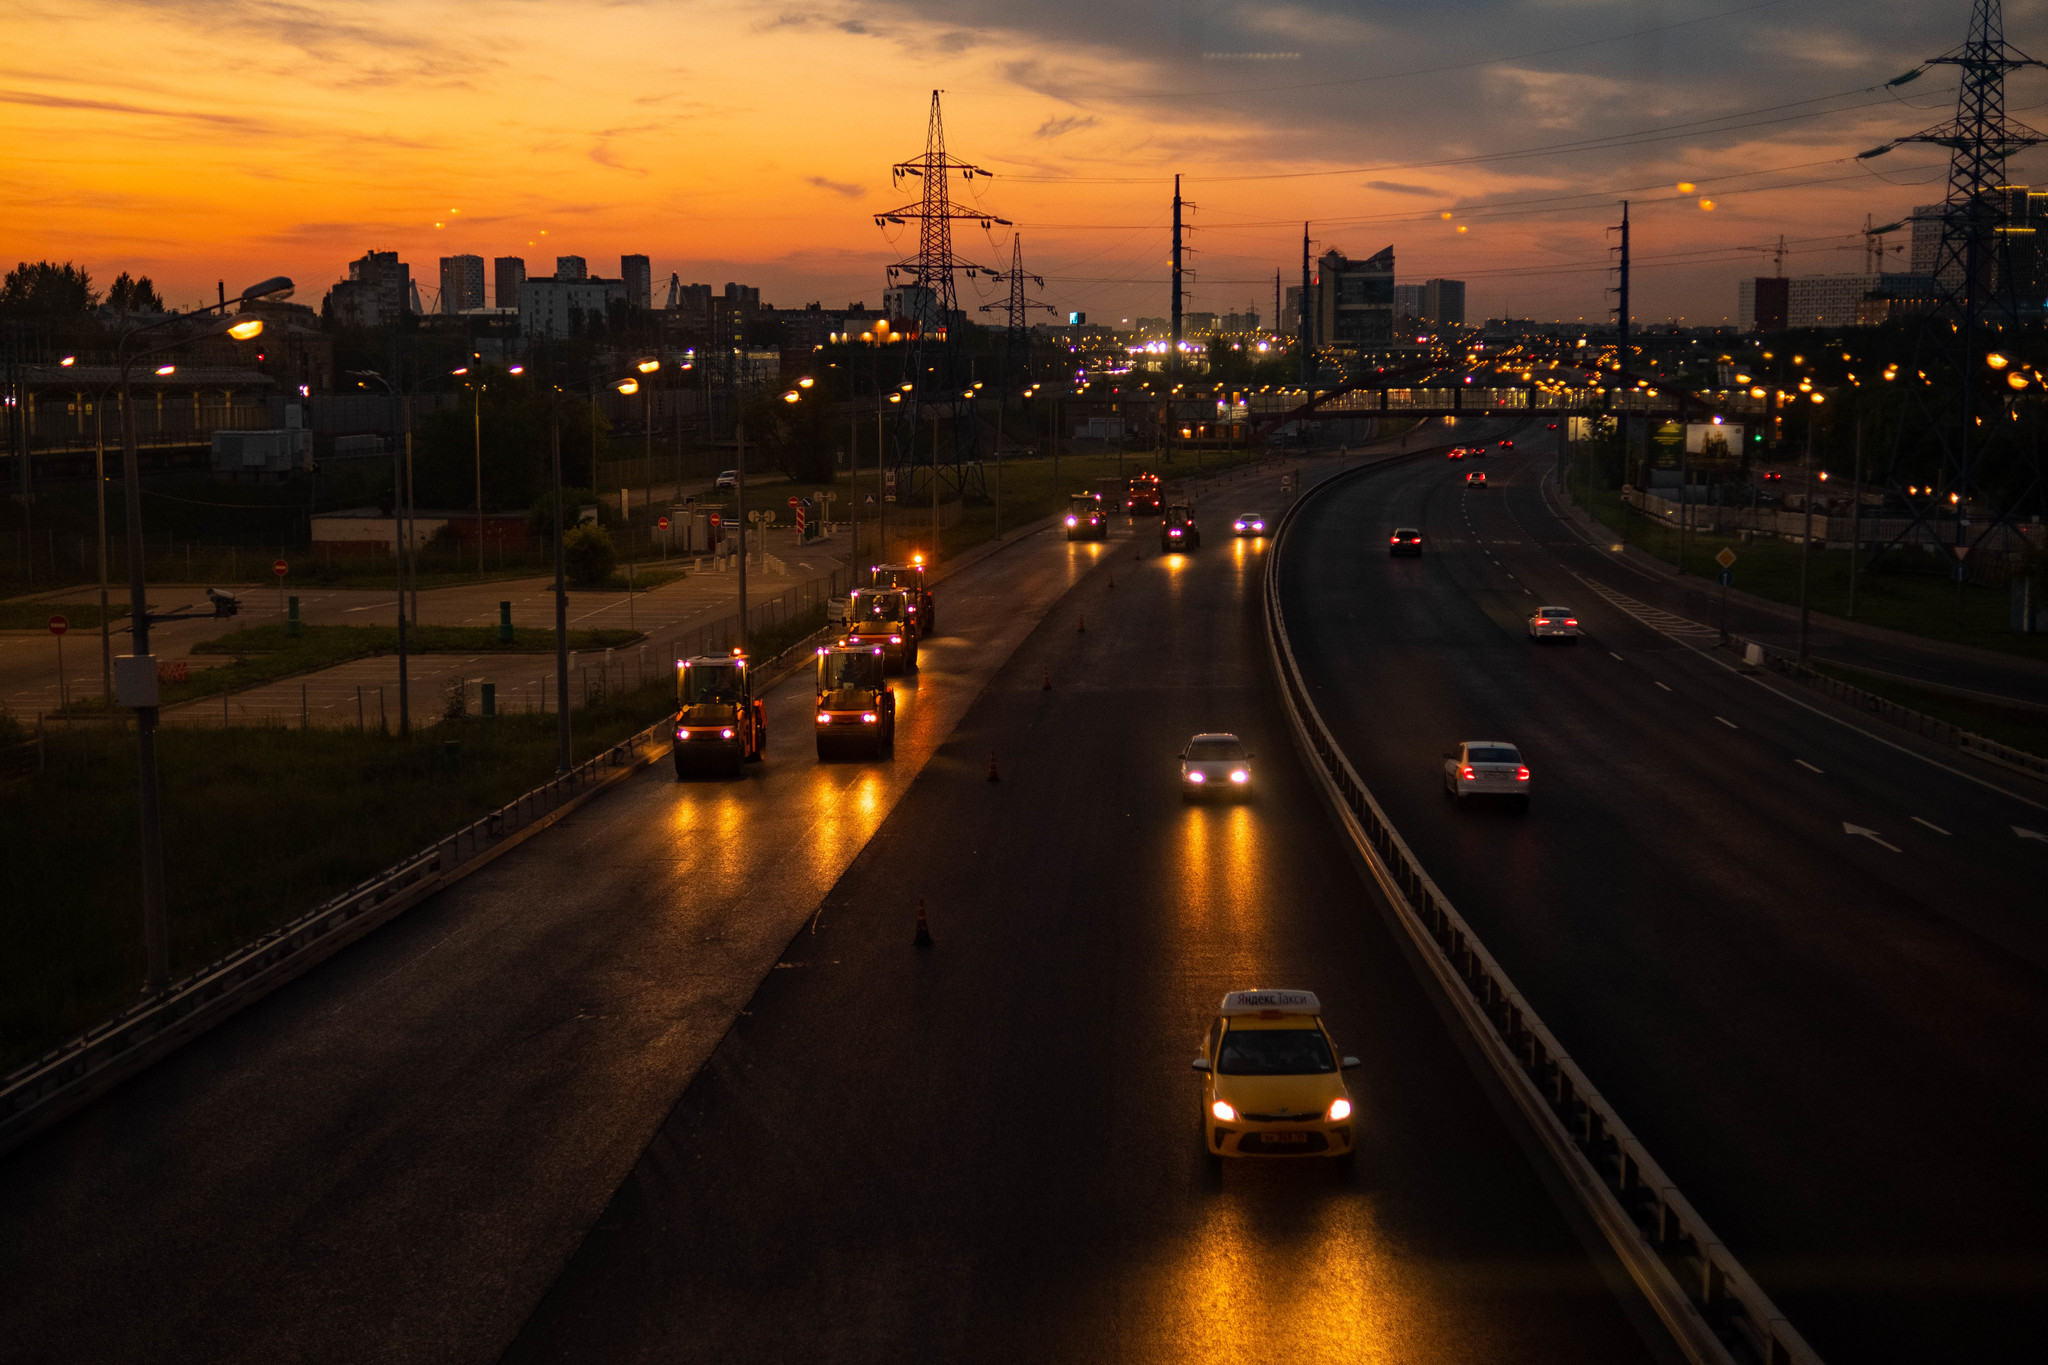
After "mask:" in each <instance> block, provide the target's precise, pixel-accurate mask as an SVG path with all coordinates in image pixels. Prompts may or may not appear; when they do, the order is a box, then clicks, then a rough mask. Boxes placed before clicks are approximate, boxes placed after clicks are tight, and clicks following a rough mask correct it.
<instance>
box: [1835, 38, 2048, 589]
mask: <svg viewBox="0 0 2048 1365" xmlns="http://www.w3.org/2000/svg"><path fill="white" fill-rule="evenodd" d="M1937 66H1953V67H1955V68H1957V70H1958V71H1959V72H1960V73H1961V77H1962V82H1961V86H1960V88H1959V90H1958V92H1957V95H1956V112H1955V117H1954V118H1951V119H1949V120H1948V121H1946V122H1944V123H1939V124H1936V125H1935V126H1934V127H1932V128H1927V129H1923V130H1922V131H1920V132H1918V133H1914V134H1911V135H1910V136H1907V137H1902V138H1899V139H1897V140H1896V141H1893V142H1887V143H1885V144H1884V145H1882V146H1879V147H1873V148H1872V149H1871V150H1869V151H1867V152H1864V153H1861V154H1860V155H1859V156H1858V157H1857V159H1858V160H1859V161H1867V160H1869V159H1871V158H1873V157H1878V156H1883V155H1884V154H1885V153H1886V152H1889V151H1890V150H1892V148H1894V147H1898V146H1902V145H1907V144H1913V143H1923V144H1926V145H1929V146H1935V147H1946V148H1947V149H1948V152H1949V170H1948V194H1947V197H1946V198H1945V199H1944V200H1943V203H1942V206H1941V243H1940V246H1939V247H1938V248H1937V250H1936V253H1935V261H1934V271H1933V276H1934V278H1933V281H1932V287H1933V291H1934V297H1935V307H1934V309H1933V311H1931V312H1930V313H1928V314H1927V315H1926V317H1925V319H1924V320H1923V325H1922V327H1921V331H1920V336H1919V342H1918V344H1917V345H1916V347H1915V365H1914V370H1915V371H1916V372H1917V371H1918V370H1920V369H1921V368H1923V367H1924V368H1926V369H1933V368H1935V367H1936V366H1939V367H1940V368H1941V369H1943V370H1947V371H1948V374H1946V375H1942V376H1941V378H1942V379H1943V380H1947V381H1949V382H1950V383H1952V384H1953V386H1954V387H1953V389H1952V392H1953V393H1954V394H1955V395H1956V397H1957V399H1958V400H1959V404H1960V413H1959V416H1960V420H1959V421H1955V422H1954V423H1953V424H1951V422H1950V421H1949V420H1947V419H1946V415H1945V414H1942V413H1938V412H1936V411H1935V409H1934V407H1933V406H1932V405H1931V403H1930V395H1929V394H1928V393H1927V392H1926V391H1925V389H1924V388H1918V387H1909V389H1908V392H1909V393H1910V394H1911V395H1912V397H1911V400H1910V401H1909V403H1908V411H1909V412H1910V413H1911V414H1912V415H1913V416H1915V417H1917V418H1919V419H1921V420H1923V421H1925V422H1926V423H1927V424H1928V425H1929V426H1931V427H1932V429H1933V433H1934V435H1935V438H1936V441H1937V443H1938V444H1939V446H1940V447H1941V453H1942V458H1943V462H1944V465H1945V466H1946V467H1945V468H1944V470H1943V473H1944V474H1945V475H1946V477H1945V478H1944V479H1943V480H1942V482H1944V483H1946V484H1947V485H1948V491H1949V494H1950V496H1951V498H1952V499H1953V502H1952V505H1953V506H1954V507H1955V509H1956V520H1955V525H1954V528H1953V531H1954V539H1953V545H1952V548H1953V550H1954V553H1955V556H1956V569H1955V572H1956V575H1957V580H1958V582H1960V581H1961V577H1962V573H1963V564H1962V561H1963V559H1964V557H1965V556H1966V555H1967V553H1968V551H1969V546H1967V545H1965V543H1964V542H1965V541H1966V540H1967V539H1968V536H1969V524H1970V500H1971V498H1972V496H1973V495H1974V494H1976V493H1977V492H1978V491H1979V490H1980V489H1981V488H1983V487H1984V478H1983V475H1982V472H1981V470H1980V469H1979V468H1977V467H1976V466H1978V465H1981V464H1982V463H1983V457H1984V456H1986V455H1988V454H1990V453H1991V447H1992V446H1993V445H1994V443H1996V442H1998V441H1999V440H2001V439H2002V437H2003V434H2004V428H2005V427H2006V426H2007V425H2009V424H2006V423H1996V422H1994V423H1991V424H1989V425H1988V427H1987V426H1986V424H1985V423H1984V419H1983V418H1982V417H1981V416H1979V415H1978V413H1977V412H1976V411H1975V409H1976V408H1977V407H1978V406H1980V404H1979V401H1978V394H1977V389H1978V387H1979V384H1980V382H1982V381H1983V376H1982V375H1980V373H1979V372H1978V369H1977V361H1978V358H1979V355H1980V353H1981V352H1984V351H1985V350H1986V349H1987V346H1988V342H1989V339H1988V338H1987V337H1985V336H1981V335H1980V332H1982V331H1984V330H1985V329H1986V328H1987V327H1995V328H2003V327H2004V326H2005V325H2006V324H2008V323H2011V322H2015V321H2017V320H2019V318H2020V316H2021V309H2020V304H2019V298H2018V293H2017V287H2016V286H2017V280H2016V278H2015V273H2014V271H2013V258H2012V247H2011V237H2010V234H2009V232H2008V231H2007V229H2008V228H2009V227H2010V226H2011V218H2012V216H2013V214H2012V208H2013V197H2014V194H2015V189H2014V187H2013V186H2010V185H2008V184H2006V181H2005V164H2006V161H2007V159H2008V158H2010V157H2011V156H2013V155H2014V154H2015V153H2018V152H2021V151H2024V150H2026V149H2027V148H2029V147H2035V146H2039V145H2040V144H2041V143H2043V142H2048V137H2044V136H2043V135H2042V134H2041V133H2039V132H2036V131H2035V130H2034V129H2032V128H2029V127H2028V126H2027V125H2026V124H2024V123H2020V122H2019V121H2017V120H2015V119H2010V118H2007V117H2006V113H2005V77H2006V74H2007V73H2008V72H2012V71H2019V70H2023V69H2025V68H2027V67H2042V66H2043V63H2041V62H2038V61H2036V60H2034V59H2033V58H2032V57H2029V56H2027V55H2026V54H2025V53H2023V52H2021V51H2020V50H2019V49H2018V48H2016V47H2014V46H2013V45H2012V44H2010V43H2008V42H2006V41H2005V13H2004V7H2003V5H2002V4H2001V0H1974V3H1973V5H1972V8H1971V14H1970V31H1969V35H1968V37H1966V38H1965V39H1964V40H1963V43H1962V45H1961V46H1959V47H1955V48H1951V49H1950V50H1949V51H1947V52H1944V53H1942V54H1941V55H1940V56H1938V57H1930V58H1928V59H1927V60H1926V61H1924V62H1922V63H1921V64H1920V65H1919V66H1916V67H1914V68H1913V69H1912V70H1911V71H1908V72H1907V73H1906V74H1904V75H1903V76H1899V77H1896V78H1894V79H1893V80H1891V81H1888V82H1886V84H1887V85H1890V86H1899V85H1904V84H1906V83H1907V82H1909V81H1913V80H1917V79H1919V78H1920V76H1922V75H1923V74H1925V73H1926V72H1927V71H1928V70H1930V69H1932V68H1933V67H1937ZM2028 231H2030V232H2031V231H2032V227H2031V225H2030V226H2029V227H2028ZM2029 302H2030V303H2032V304H2033V305H2034V307H2035V308H2038V307H2039V303H2038V301H2037V300H2029ZM1994 401H1995V400H1994ZM1907 426H1908V422H1907V421H1905V420H1903V419H1902V420H1901V421H1900V423H1899V425H1898V427H1897V429H1896V431H1895V434H1894V445H1893V454H1892V466H1893V468H1892V474H1891V481H1892V483H1893V484H1894V485H1895V486H1896V485H1897V484H1898V483H1899V473H1900V464H1901V457H1902V455H1907V454H1908V452H1905V451H1904V450H1902V446H1903V444H1904V437H1905V433H1906V428H1907ZM1979 427H1985V431H1984V433H1983V436H1982V437H1981V438H1980V434H1979V430H1978V428H1979ZM1994 432H1996V433H1999V434H1998V435H1992V434H1991V433H1994ZM1951 433H1953V437H1954V439H1953V440H1951V439H1950V437H1951ZM2000 472H2001V474H2003V475H2004V476H2005V478H2004V479H2003V482H2005V483H2006V487H2005V488H2004V489H2003V490H2002V492H2003V495H2004V496H2002V497H2001V498H2000V503H2001V505H2000V507H1999V509H1998V511H1997V513H1996V514H1995V515H1994V517H1993V518H1992V520H1991V521H1990V522H1989V523H1987V524H1986V526H1985V533H1987V534H1988V533H1989V531H1990V530H1991V528H1992V527H1993V526H1995V525H1997V524H1998V523H1999V522H2000V521H2003V520H2005V519H2006V518H2007V517H2008V516H2010V515H2011V514H2012V513H2013V512H2014V511H2016V510H2018V504H2019V503H2020V502H2021V501H2024V500H2025V499H2026V498H2028V497H2029V496H2031V495H2034V494H2036V493H2037V492H2038V490H2039V486H2040V474H2039V470H2038V469H2036V470H2034V471H2033V473H2032V475H2031V477H2026V478H2025V479H2024V483H2022V476H2021V474H2020V471H2019V470H2018V468H2017V465H2016V464H2015V466H2014V467H2013V468H2012V469H2010V470H2003V471H2000ZM1909 505H1913V506H1915V509H1916V510H1915V514H1914V518H1913V524H1912V525H1913V526H1919V525H1923V524H1926V525H1929V526H1930V529H1932V528H1931V524H1930V523H1928V522H1927V521H1926V518H1925V516H1924V508H1922V507H1921V506H1920V505H1919V504H1909ZM1911 531H1912V526H1909V527H1908V528H1907V530H1906V532H1904V533H1902V538H1903V535H1906V534H1911ZM1886 548H1889V547H1886ZM1880 553H1882V551H1880Z"/></svg>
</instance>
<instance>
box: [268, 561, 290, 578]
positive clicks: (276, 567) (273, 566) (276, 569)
mask: <svg viewBox="0 0 2048 1365" xmlns="http://www.w3.org/2000/svg"><path fill="white" fill-rule="evenodd" d="M270 571H271V572H272V573H274V574H276V575H277V576H278V577H279V578H283V577H284V576H285V575H286V574H288V573H290V572H291V571H292V566H291V565H289V564H287V563H285V562H284V561H283V560H282V559H273V560H272V561H270Z"/></svg>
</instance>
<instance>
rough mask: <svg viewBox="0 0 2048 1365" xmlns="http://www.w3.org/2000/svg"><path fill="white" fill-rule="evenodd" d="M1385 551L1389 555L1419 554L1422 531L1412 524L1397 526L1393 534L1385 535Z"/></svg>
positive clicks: (1420, 551)
mask: <svg viewBox="0 0 2048 1365" xmlns="http://www.w3.org/2000/svg"><path fill="white" fill-rule="evenodd" d="M1387 553H1388V554H1390V555H1419V554H1421V553H1422V532H1420V531H1418V530H1416V529H1415V528H1414V527H1413V526H1397V527H1395V528H1394V534H1392V535H1391V536H1388V537H1387Z"/></svg>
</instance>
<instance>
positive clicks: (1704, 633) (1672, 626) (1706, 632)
mask: <svg viewBox="0 0 2048 1365" xmlns="http://www.w3.org/2000/svg"><path fill="white" fill-rule="evenodd" d="M1572 577H1573V578H1576V579H1578V580H1579V581H1580V582H1581V583H1584V584H1585V585H1586V586H1587V587H1589V588H1591V589H1592V590H1593V591H1594V592H1597V593H1599V594H1600V596H1601V597H1603V598H1605V599H1606V600H1607V602H1608V604H1609V605H1610V606H1616V607H1620V608H1621V609H1622V610H1623V611H1625V612H1627V613H1628V614H1629V615H1630V616H1633V617H1635V618H1636V620H1638V621H1640V622H1642V623H1643V624H1644V625H1646V626H1648V627H1649V628H1650V629H1651V630H1655V631H1660V632H1662V633H1663V634H1665V635H1671V636H1681V637H1685V638H1689V639H1694V640H1704V639H1708V638H1711V639H1713V640H1715V641H1716V642H1719V640H1720V638H1721V632H1720V631H1719V630H1716V629H1715V628H1714V627H1712V626H1703V625H1701V624H1700V623H1699V622H1697V621H1689V620H1687V619H1686V618H1685V617H1683V616H1674V615H1672V614H1671V613H1670V612H1668V611H1661V610H1659V609H1658V608H1656V607H1653V606H1651V605H1650V604H1649V603H1647V602H1638V601H1637V600H1636V599H1635V598H1633V597H1630V596H1629V595H1628V594H1627V593H1621V592H1616V591H1615V590H1614V589H1612V588H1610V587H1608V586H1607V585H1606V584H1605V583H1602V582H1600V581H1598V580H1597V579H1592V578H1588V577H1586V576H1585V575H1584V574H1582V573H1577V572H1574V573H1573V574H1572Z"/></svg>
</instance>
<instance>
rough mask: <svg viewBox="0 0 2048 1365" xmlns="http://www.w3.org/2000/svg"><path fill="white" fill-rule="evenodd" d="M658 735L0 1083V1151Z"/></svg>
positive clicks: (593, 785)
mask: <svg viewBox="0 0 2048 1365" xmlns="http://www.w3.org/2000/svg"><path fill="white" fill-rule="evenodd" d="M668 732H669V721H668V720H667V719H666V718H664V719H663V720H661V721H659V722H657V723H655V724H654V725H651V726H649V727H648V728H647V729H645V730H642V731H640V732H639V733H638V734H635V735H633V736H632V737H631V738H629V739H625V740H622V741H620V742H619V743H617V744H614V745H612V746H611V747H610V748H608V749H606V750H605V751H604V752H602V753H600V754H598V755H597V756H596V757H594V758H591V759H589V760H588V761H586V762H584V763H582V764H581V765H579V766H577V767H576V768H573V769H571V770H570V771H569V772H567V773H565V774H563V775H561V776H559V777H556V778H553V779H550V780H549V781H548V782H545V783H543V784H542V785H541V786H538V787H535V788H534V789H533V790H531V791H529V792H526V793H525V794H524V795H522V796H520V797H519V798H518V799H517V800H515V801H513V802H511V803H510V804H508V805H504V806H501V807H499V808H498V809H497V810H494V811H492V812H490V813H489V814H488V815H485V816H483V817H482V818H481V819H478V820H475V821H472V822H471V823H470V824H468V825H466V826H464V827H463V828H462V829H459V830H456V831H455V832H454V833H452V834H450V835H448V836H446V837H445V838H442V839H440V840H437V841H436V842H435V843H433V844H431V845H429V846H428V847H427V848H425V849H422V850H421V851H420V852H418V853H415V854H413V855H412V856H411V857H409V858H406V859H404V860H403V861H401V862H398V863H395V864H393V865H392V866H391V867H388V868H386V869H385V870H384V871H382V872H380V873H378V874H377V875H376V876H374V877H371V878H369V879H367V880H365V881H363V882H360V883H358V884H357V885H355V886H353V887H350V888H349V889H348V890H347V891H344V892H342V893H341V894H340V895H338V896H334V897H332V898H330V899H329V900H327V901H325V902H323V903H322V904H320V905H318V906H315V907H314V908H313V909H311V910H309V911H307V912H306V913H305V914H303V915H300V916H299V917H298V918H297V919H294V920H292V921H291V922H290V923H288V924H285V925H282V926H280V927H279V928H277V929H274V930H272V931H270V932H269V933H267V934H264V935H262V936H261V937H259V938H257V939H256V940H254V941H253V942H251V943H248V944H245V945H243V946H242V947H240V948H237V949H236V950H234V951H233V952H231V953H228V954H227V955H226V956H224V957H221V958H219V959H218V960H216V961H214V962H212V963H209V964H208V965H206V966H204V967H202V968H200V969H199V970H198V971H196V972H193V973H192V974H191V975H189V976H187V977H185V978H184V979H183V980H181V981H177V982H175V983H173V984H172V985H171V987H170V988H169V989H168V990H166V991H165V992H164V993H163V994H162V995H160V996H158V997H156V998H155V999H152V1000H145V1001H142V1002H140V1003H138V1004H136V1005H133V1006H131V1007H129V1008H128V1009H125V1010H123V1011H121V1012H120V1013H119V1014H116V1015H114V1016H113V1017H111V1018H109V1019H106V1020H103V1021H101V1022H100V1023H99V1024H96V1025H95V1026H93V1027H92V1028H90V1029H88V1030H86V1031H85V1032H84V1033H82V1034H79V1035H78V1036H77V1037H75V1038H73V1039H71V1040H70V1041H68V1042H66V1043H64V1044H63V1045H62V1046H60V1047H57V1048H55V1049H53V1050H51V1051H50V1052H47V1053H45V1054H44V1055H43V1056H41V1057H39V1058H37V1059H36V1060H35V1061H33V1062H30V1063H28V1064H27V1065H26V1066H24V1067H22V1068H20V1069H19V1070H17V1071H15V1072H13V1073H12V1074H11V1075H9V1076H7V1077H6V1079H5V1080H4V1081H0V1153H5V1152H8V1151H11V1150H12V1149H14V1148H15V1147H17V1146H19V1145H20V1144H21V1143H22V1142H24V1141H26V1140H27V1139H28V1138H29V1137H30V1136H32V1135H33V1134H35V1133H36V1132H39V1131H40V1130H41V1129H43V1128H45V1127H47V1126H48V1125H49V1124H51V1123H54V1122H56V1121H57V1120H58V1119H60V1118H62V1117H63V1116H64V1115H66V1114H69V1113H71V1112H72V1111H73V1110H75V1109H77V1108H79V1107H80V1106H81V1105H84V1104H86V1103H87V1102H89V1101H90V1100H92V1099H94V1098H95V1097H97V1096H98V1095H101V1094H103V1093H105V1092H106V1091H107V1090H109V1089H111V1088H112V1087H113V1086H115V1085H117V1084H119V1083H120V1082H121V1081H123V1080H125V1079H127V1078H128V1077H129V1076H132V1075H134V1074H135V1073H136V1072H138V1071H141V1070H142V1069H143V1068H145V1067H147V1066H149V1065H150V1064H151V1063H153V1062H155V1061H157V1060H158V1059H160V1058H161V1057H163V1056H166V1055H167V1054H169V1053H170V1052H172V1051H174V1050H176V1049H177V1048H178V1047H180V1046H182V1045H183V1044H184V1043H186V1042H189V1041H190V1040H191V1039H193V1038H195V1037H197V1036H199V1035H200V1034H202V1033H204V1032H205V1031H206V1030H208V1029H210V1028H212V1027H213V1026H214V1025H215V1024H217V1023H220V1022H221V1021H222V1020H224V1019H226V1018H227V1017H228V1016H229V1015H231V1014H233V1013H235V1012H236V1011H237V1010H240V1009H242V1008H243V1007H244V1006H246V1005H249V1004H251V1003H252V1002H254V1001H255V1000H257V999H259V998H260V997H262V996H263V995H265V994H267V993H268V992H269V991H271V990H273V989H275V988H276V987H278V986H280V985H283V984H284V983H285V982H287V981H289V980H291V979H292V978H293V977H295V976H297V975H299V974H300V973H302V972H304V971H306V970H307V969H308V968H310V967H312V966H314V965H316V964H317V963H319V962H322V961H324V960H325V959H327V958H328V957H330V956H332V955H333V954H334V953H335V952H336V951H337V950H339V949H340V948H342V947H344V946H346V945H347V944H349V943H352V942H354V941H355V940H356V939H358V938H361V937H362V936H363V935H364V934H367V933H368V932H370V931H371V930H372V929H375V928H376V927H378V926H379V925H381V924H383V923H385V922H386V921H387V920H390V919H392V918H394V917H395V916H396V915H398V914H399V912H401V911H403V910H405V909H407V908H409V907H411V906H413V905H415V904H417V903H418V902H420V901H422V900H424V899H426V897H427V896H429V895H431V894H433V893H434V892H436V891H439V890H441V889H442V888H443V887H445V886H447V885H449V884H450V883H452V882H454V881H456V880H458V879H460V878H461V877H462V876H464V875H466V874H467V873H469V872H472V871H475V870H476V869H477V868H478V867H480V866H481V865H482V864H483V863H484V862H488V861H489V860H490V859H491V858H494V857H496V856H497V855H498V854H500V853H502V852H505V851H506V850H507V849H509V848H510V847H512V846H513V844H515V843H517V842H520V841H521V840H522V839H523V838H524V837H526V836H527V835H530V834H532V833H536V832H538V830H539V829H540V828H544V827H545V826H546V825H548V824H550V823H552V822H553V820H554V819H555V818H556V817H557V816H559V815H561V814H564V813H566V811H567V810H568V809H569V808H570V807H572V806H574V805H577V804H579V803H580V802H581V801H582V800H583V799H584V798H585V797H587V796H590V795H591V794H593V793H595V792H596V791H598V790H600V789H602V788H603V787H604V786H605V785H606V779H607V778H609V777H611V776H612V775H613V774H614V773H616V772H618V771H621V770H630V769H632V768H635V767H637V766H639V763H640V762H641V761H643V760H642V758H641V752H640V751H641V750H642V749H644V748H645V747H646V746H647V745H649V744H650V743H665V742H666V741H667V738H668Z"/></svg>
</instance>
